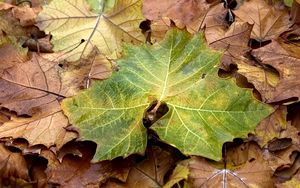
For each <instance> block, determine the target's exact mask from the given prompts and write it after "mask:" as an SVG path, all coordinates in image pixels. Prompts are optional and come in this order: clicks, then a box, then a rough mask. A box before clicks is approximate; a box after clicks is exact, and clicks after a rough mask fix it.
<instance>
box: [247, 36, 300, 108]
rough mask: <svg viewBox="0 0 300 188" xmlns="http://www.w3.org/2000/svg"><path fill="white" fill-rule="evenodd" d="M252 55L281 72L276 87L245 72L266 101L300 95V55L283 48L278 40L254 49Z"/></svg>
mask: <svg viewBox="0 0 300 188" xmlns="http://www.w3.org/2000/svg"><path fill="white" fill-rule="evenodd" d="M252 55H253V56H254V57H255V58H256V59H258V60H259V61H261V62H262V63H263V64H266V65H270V66H272V67H274V68H275V69H276V70H277V71H278V72H279V76H280V77H279V81H278V84H277V85H276V86H275V87H266V85H261V84H264V83H262V82H257V80H255V79H254V78H251V77H248V76H247V75H246V74H247V73H245V74H244V75H245V76H246V77H247V78H248V80H249V82H251V83H253V84H254V86H255V87H256V88H257V90H258V91H259V92H260V93H261V95H262V97H263V99H264V101H266V102H268V103H270V102H277V101H282V100H286V99H290V98H292V97H298V98H299V97H300V85H299V79H300V77H299V76H300V75H299V71H300V59H299V57H295V56H296V55H295V56H294V55H293V53H292V52H290V51H287V48H283V47H282V45H281V44H280V43H279V42H277V41H273V42H272V43H270V44H268V45H266V46H264V47H262V48H258V49H255V50H253V51H252Z"/></svg>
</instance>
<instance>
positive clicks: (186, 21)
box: [143, 0, 210, 33]
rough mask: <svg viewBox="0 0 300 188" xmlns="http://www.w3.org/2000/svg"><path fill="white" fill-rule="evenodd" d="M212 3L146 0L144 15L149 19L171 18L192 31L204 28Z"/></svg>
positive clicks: (178, 25) (189, 0)
mask: <svg viewBox="0 0 300 188" xmlns="http://www.w3.org/2000/svg"><path fill="white" fill-rule="evenodd" d="M209 8H210V4H208V3H207V2H206V0H198V1H195V0H177V1H173V0H164V1H160V0H145V1H144V4H143V13H144V16H145V17H146V18H147V19H149V20H160V19H162V18H164V17H167V18H169V19H171V20H172V21H173V22H174V23H175V25H176V26H177V27H179V28H181V29H182V28H185V27H186V28H187V30H188V31H189V32H191V33H195V32H198V31H199V29H200V28H202V27H203V26H204V25H203V20H204V18H205V16H206V14H207V11H208V9H209Z"/></svg>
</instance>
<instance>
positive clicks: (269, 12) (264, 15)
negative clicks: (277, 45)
mask: <svg viewBox="0 0 300 188" xmlns="http://www.w3.org/2000/svg"><path fill="white" fill-rule="evenodd" d="M233 12H234V14H235V15H236V19H237V20H241V21H243V22H248V23H250V24H254V26H253V30H252V33H251V38H253V39H255V40H257V41H266V40H270V39H275V38H277V37H278V36H279V35H280V34H281V33H282V32H284V31H286V30H288V29H289V26H291V23H290V21H289V18H290V17H289V13H288V11H287V10H286V9H283V8H281V7H277V6H271V5H269V4H268V3H267V1H265V0H249V1H244V3H243V5H242V6H239V7H238V9H237V10H234V11H233Z"/></svg>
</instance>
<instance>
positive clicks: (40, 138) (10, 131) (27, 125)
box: [0, 111, 77, 148]
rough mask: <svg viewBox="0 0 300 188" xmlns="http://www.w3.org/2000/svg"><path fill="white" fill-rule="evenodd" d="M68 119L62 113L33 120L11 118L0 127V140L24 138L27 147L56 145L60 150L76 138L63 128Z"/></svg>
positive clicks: (72, 133) (50, 114) (58, 112)
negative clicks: (27, 144) (27, 143)
mask: <svg viewBox="0 0 300 188" xmlns="http://www.w3.org/2000/svg"><path fill="white" fill-rule="evenodd" d="M67 126H68V119H67V118H66V117H65V116H64V115H63V113H62V111H57V112H53V113H49V114H47V115H45V116H38V117H33V118H13V119H12V120H11V121H9V122H6V123H4V124H3V125H2V126H0V138H4V137H11V138H14V139H16V138H24V139H26V140H27V141H28V142H29V145H30V146H32V145H36V144H43V145H45V146H46V147H48V148H49V147H50V146H53V145H56V147H57V148H61V147H62V146H63V145H64V144H65V143H67V142H68V141H70V140H72V139H74V138H76V137H77V134H76V133H74V132H69V131H67V130H66V129H65V128H66V127H67Z"/></svg>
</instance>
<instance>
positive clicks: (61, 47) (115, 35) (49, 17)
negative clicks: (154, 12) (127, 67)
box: [37, 0, 144, 61]
mask: <svg viewBox="0 0 300 188" xmlns="http://www.w3.org/2000/svg"><path fill="white" fill-rule="evenodd" d="M90 2H91V1H90ZM90 4H91V5H92V6H89V4H88V3H87V2H86V1H85V0H77V1H67V0H63V1H61V0H53V1H51V2H50V4H49V5H46V6H44V9H43V11H42V12H41V13H40V14H39V16H38V18H37V26H38V27H39V28H40V29H41V30H44V31H46V32H47V33H51V35H53V38H52V41H51V42H52V44H53V45H54V48H53V50H54V51H55V52H61V53H63V55H62V56H61V57H60V58H61V59H67V60H69V61H76V60H78V59H80V58H86V57H87V56H88V55H89V54H90V52H91V51H92V50H93V49H94V47H97V48H98V49H99V50H100V52H101V53H102V54H105V55H107V56H108V57H110V58H117V57H119V56H120V52H121V51H122V43H123V42H131V43H134V44H138V43H141V42H142V41H143V40H144V37H143V34H142V33H141V31H140V29H139V24H140V22H141V21H142V20H143V16H142V12H141V6H142V1H141V0H124V1H109V2H107V1H104V0H101V1H98V2H97V3H96V4H93V3H90ZM99 5H101V6H102V9H100V10H99ZM91 9H93V10H97V11H98V12H97V13H94V11H91ZM74 25H76V27H74Z"/></svg>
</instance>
